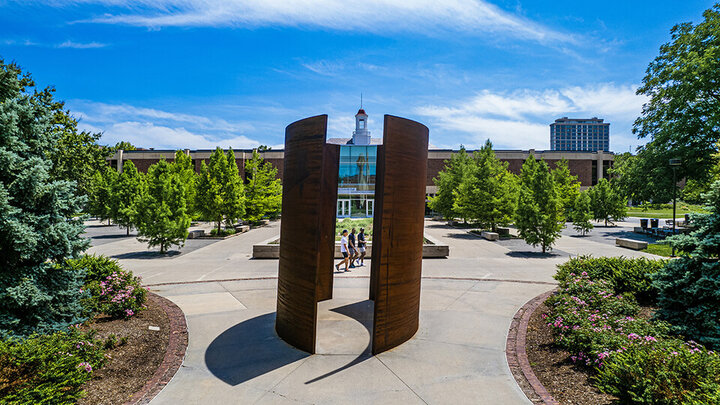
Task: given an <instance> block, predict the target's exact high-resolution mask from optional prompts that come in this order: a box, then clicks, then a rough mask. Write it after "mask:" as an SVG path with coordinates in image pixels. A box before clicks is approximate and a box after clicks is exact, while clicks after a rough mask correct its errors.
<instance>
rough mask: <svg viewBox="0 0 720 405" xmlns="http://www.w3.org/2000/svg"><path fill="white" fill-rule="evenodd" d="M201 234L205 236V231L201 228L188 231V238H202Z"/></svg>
mask: <svg viewBox="0 0 720 405" xmlns="http://www.w3.org/2000/svg"><path fill="white" fill-rule="evenodd" d="M203 236H205V231H204V230H202V229H198V230H195V231H190V232H188V239H195V238H202V237H203Z"/></svg>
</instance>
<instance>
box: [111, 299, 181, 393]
mask: <svg viewBox="0 0 720 405" xmlns="http://www.w3.org/2000/svg"><path fill="white" fill-rule="evenodd" d="M149 294H150V295H151V296H152V298H153V299H157V300H158V303H159V304H160V307H161V308H162V309H163V311H165V314H166V315H167V317H168V321H169V323H170V337H169V340H168V345H167V349H166V350H165V357H164V358H163V361H162V363H160V365H159V366H158V368H157V370H155V373H154V374H153V375H152V377H151V378H150V380H148V382H146V383H145V385H144V386H143V387H142V388H141V389H140V390H139V391H137V392H136V393H134V394H132V395H131V396H130V399H129V400H128V401H127V402H125V404H126V405H138V404H148V403H150V401H152V400H153V398H155V396H156V395H157V394H159V393H160V391H162V390H163V388H165V386H166V385H167V383H169V382H170V380H171V379H172V378H173V376H174V375H175V373H176V372H177V371H178V369H180V366H181V365H182V363H183V360H184V359H185V350H186V349H187V345H188V330H187V322H186V320H185V314H184V313H183V311H182V310H181V309H180V308H179V307H178V306H177V305H175V304H174V303H173V302H172V301H170V300H169V299H167V298H164V297H161V296H159V295H157V294H154V293H149Z"/></svg>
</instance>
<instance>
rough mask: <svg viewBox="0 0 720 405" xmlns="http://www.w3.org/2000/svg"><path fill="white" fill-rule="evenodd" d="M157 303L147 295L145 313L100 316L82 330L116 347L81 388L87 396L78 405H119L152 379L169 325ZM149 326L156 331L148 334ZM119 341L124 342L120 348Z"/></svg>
mask: <svg viewBox="0 0 720 405" xmlns="http://www.w3.org/2000/svg"><path fill="white" fill-rule="evenodd" d="M161 300H162V298H159V297H157V296H155V295H154V294H148V301H147V306H148V309H147V310H145V311H141V312H140V313H139V314H138V315H137V316H134V317H132V318H130V319H128V320H123V319H116V320H112V319H110V318H108V317H106V316H103V315H101V316H98V317H97V318H95V320H94V321H93V322H92V323H90V324H89V325H88V326H84V327H83V328H85V329H95V330H96V331H97V338H98V339H102V340H103V341H104V340H105V339H106V338H107V337H108V336H110V334H114V335H115V336H116V337H117V340H118V346H117V347H115V348H114V349H109V350H107V351H106V353H107V354H108V355H109V356H110V358H109V359H108V361H107V363H106V365H105V367H103V368H102V369H100V370H97V371H95V372H94V374H93V378H92V380H90V381H88V382H87V383H86V384H85V386H84V389H85V391H86V392H87V395H86V396H85V398H83V399H81V400H80V401H79V403H80V404H123V403H125V402H127V401H129V400H130V397H131V396H132V395H133V394H134V393H135V392H137V391H139V390H140V389H142V388H143V387H144V386H145V385H146V382H148V380H150V379H151V378H152V377H153V375H154V374H155V372H156V370H157V369H158V366H160V365H161V363H162V362H163V359H164V357H165V352H166V349H167V347H168V340H169V336H170V323H169V320H168V316H167V315H166V314H165V311H164V310H163V306H162V305H161ZM149 326H157V327H159V328H160V330H159V331H152V330H149V329H148V327H149ZM123 337H124V338H127V342H126V343H125V344H122V345H120V344H119V342H120V340H121V338H123Z"/></svg>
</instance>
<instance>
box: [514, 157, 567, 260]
mask: <svg viewBox="0 0 720 405" xmlns="http://www.w3.org/2000/svg"><path fill="white" fill-rule="evenodd" d="M562 209H563V207H562V202H561V201H560V198H559V197H558V192H557V187H556V185H555V181H554V179H553V176H552V174H551V173H550V169H549V168H548V165H547V163H545V161H544V160H540V161H537V160H535V156H533V155H530V157H528V158H527V160H525V163H523V167H522V173H521V174H520V195H519V198H518V207H517V211H516V213H515V225H516V226H517V229H518V234H519V235H520V237H521V238H523V239H525V242H527V243H528V244H530V245H532V246H537V245H540V246H541V247H542V251H543V253H545V252H546V251H547V250H548V249H552V245H553V244H554V243H555V240H556V239H557V238H558V237H559V236H560V232H561V231H562V229H563V226H564V223H563V222H564V217H563V211H562Z"/></svg>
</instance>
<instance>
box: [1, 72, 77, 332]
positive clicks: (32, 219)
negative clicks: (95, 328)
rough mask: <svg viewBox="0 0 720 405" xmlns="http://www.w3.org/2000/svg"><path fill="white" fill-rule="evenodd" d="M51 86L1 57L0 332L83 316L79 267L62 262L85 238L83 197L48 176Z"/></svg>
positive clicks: (55, 326)
mask: <svg viewBox="0 0 720 405" xmlns="http://www.w3.org/2000/svg"><path fill="white" fill-rule="evenodd" d="M55 104H56V102H55V101H54V100H53V96H52V91H51V90H50V89H45V90H37V89H35V88H34V83H33V81H32V79H31V78H30V76H29V75H28V74H23V73H22V72H21V70H20V68H19V67H18V66H17V65H15V64H5V63H4V62H3V61H2V59H0V337H9V336H17V337H23V336H27V335H29V334H31V333H45V332H49V331H52V330H60V329H66V328H67V327H68V325H70V324H73V323H77V322H79V321H82V320H84V318H83V312H84V310H83V307H82V305H81V303H80V298H81V297H82V294H81V293H80V288H81V286H82V284H83V281H84V274H83V272H82V271H80V270H69V269H66V268H64V267H63V263H64V261H65V260H66V259H71V258H77V257H78V256H79V255H80V254H81V253H82V252H83V251H84V250H85V249H86V248H87V247H88V245H89V242H88V241H87V240H86V239H84V238H83V237H82V233H83V232H84V226H83V221H82V218H81V217H77V216H76V213H77V212H80V211H81V210H82V206H83V204H84V202H85V198H84V197H79V196H78V195H76V184H75V182H72V181H67V180H54V179H53V178H52V175H51V172H52V169H53V167H52V161H50V160H48V159H47V156H48V155H49V154H50V153H51V152H52V151H53V148H55V147H56V145H57V142H58V139H59V136H60V133H59V132H58V131H56V130H54V128H53V125H54V117H53V108H54V105H55Z"/></svg>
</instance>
